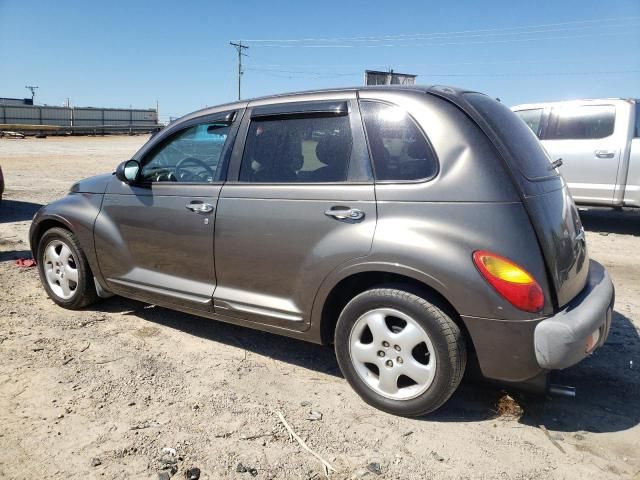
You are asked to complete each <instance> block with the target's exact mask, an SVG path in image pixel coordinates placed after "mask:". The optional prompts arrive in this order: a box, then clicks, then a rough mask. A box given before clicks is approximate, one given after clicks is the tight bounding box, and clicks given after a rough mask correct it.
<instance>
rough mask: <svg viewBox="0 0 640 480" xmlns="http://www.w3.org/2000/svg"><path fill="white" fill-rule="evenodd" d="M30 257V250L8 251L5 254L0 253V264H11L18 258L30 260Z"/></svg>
mask: <svg viewBox="0 0 640 480" xmlns="http://www.w3.org/2000/svg"><path fill="white" fill-rule="evenodd" d="M0 245H1V243H0ZM31 256H32V255H31V250H27V249H25V250H8V251H6V252H0V263H1V262H13V261H15V260H18V259H19V258H31Z"/></svg>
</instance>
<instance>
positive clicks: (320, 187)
mask: <svg viewBox="0 0 640 480" xmlns="http://www.w3.org/2000/svg"><path fill="white" fill-rule="evenodd" d="M238 138H243V139H245V142H244V144H243V145H240V144H239V143H238V144H237V145H236V147H235V148H234V152H233V156H232V162H231V168H230V172H229V180H228V182H227V183H226V184H225V185H224V186H223V188H222V191H221V193H220V198H219V200H218V211H217V215H216V229H215V239H216V240H215V242H216V250H215V256H216V276H217V279H218V285H217V288H216V291H215V299H214V308H215V312H216V314H218V315H223V316H228V317H234V318H240V319H243V320H248V321H252V322H257V323H262V324H271V325H276V326H280V327H282V328H287V329H292V330H300V331H302V330H305V329H306V328H308V326H309V318H310V314H311V308H312V305H313V300H314V297H315V295H316V292H317V291H318V288H319V286H320V284H321V282H322V280H323V279H325V278H326V277H327V275H329V273H330V272H332V271H333V270H335V269H336V268H339V266H340V265H342V264H344V263H346V262H349V261H350V260H353V259H354V258H358V257H364V256H366V255H367V254H368V253H369V251H370V249H371V243H372V240H373V233H374V229H375V225H376V203H375V196H374V185H373V180H372V174H371V169H370V165H369V158H368V153H367V148H366V143H365V140H364V131H363V126H362V122H361V120H360V117H359V111H358V106H357V103H356V102H355V94H353V93H345V94H342V95H341V96H340V97H337V98H331V99H325V100H322V101H317V100H310V101H308V102H292V103H280V104H260V103H256V104H253V105H250V109H249V110H247V113H246V115H245V119H244V121H243V124H242V126H241V128H240V133H239V135H238ZM232 179H233V181H232Z"/></svg>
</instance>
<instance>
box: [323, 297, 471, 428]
mask: <svg viewBox="0 0 640 480" xmlns="http://www.w3.org/2000/svg"><path fill="white" fill-rule="evenodd" d="M423 297H424V298H423ZM437 303H438V302H437V301H429V299H428V295H416V294H414V293H410V292H409V291H407V290H401V289H397V288H375V289H372V290H367V291H365V292H363V293H361V294H359V295H357V296H356V297H354V298H353V299H352V300H351V301H350V302H349V303H348V304H347V305H346V306H345V307H344V309H343V310H342V313H341V314H340V317H339V319H338V323H337V325H336V331H335V339H334V342H335V350H336V356H337V359H338V364H339V365H340V369H341V370H342V374H343V375H344V377H345V378H346V379H347V381H348V382H349V384H350V385H351V386H352V387H353V389H354V390H355V391H356V392H357V393H358V394H359V395H360V396H361V397H362V399H363V400H364V401H365V402H367V403H368V404H369V405H371V406H373V407H375V408H378V409H380V410H383V411H385V412H388V413H392V414H395V415H402V416H410V417H413V416H420V415H425V414H427V413H430V412H433V411H434V410H436V409H438V408H439V407H440V406H442V405H443V404H444V403H445V402H446V401H447V400H448V399H449V398H450V397H451V395H452V394H453V392H454V391H455V390H456V388H457V387H458V385H459V384H460V381H461V380H462V376H463V374H464V370H465V366H466V362H467V350H466V345H465V340H464V336H463V333H462V332H461V331H460V328H459V327H458V325H457V324H456V323H455V322H454V321H453V320H452V318H451V316H450V315H449V314H447V313H445V311H443V309H441V308H439V307H438V306H436V304H437ZM380 308H392V309H395V310H397V311H399V312H401V313H403V314H405V315H407V316H409V317H411V318H412V319H413V320H415V322H416V323H417V324H418V325H419V326H420V327H421V328H422V329H423V330H424V331H425V333H426V334H427V335H428V337H429V339H430V340H431V343H432V345H433V350H434V351H433V352H430V353H431V354H434V355H435V358H436V364H435V375H434V377H433V380H432V381H431V384H430V385H429V386H428V388H427V389H426V390H425V391H424V392H423V393H421V394H420V395H418V396H416V397H414V398H410V399H406V400H397V399H392V398H387V397H385V396H383V395H381V394H379V393H378V392H376V391H375V390H374V389H373V388H372V387H370V386H369V385H368V384H367V383H366V382H365V381H364V380H363V379H362V378H361V377H360V375H359V374H358V373H357V371H356V367H355V366H354V363H353V362H352V360H351V356H350V353H349V351H350V347H349V339H350V335H351V332H352V329H353V328H354V326H355V325H356V322H357V321H358V319H359V318H361V317H362V316H363V315H364V314H365V313H366V312H369V311H371V310H375V309H380ZM376 348H377V347H376ZM391 353H392V354H394V353H393V352H391ZM412 355H413V352H412ZM375 368H377V367H375ZM396 385H398V384H396ZM398 386H399V385H398Z"/></svg>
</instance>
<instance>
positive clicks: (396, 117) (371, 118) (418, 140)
mask: <svg viewBox="0 0 640 480" xmlns="http://www.w3.org/2000/svg"><path fill="white" fill-rule="evenodd" d="M360 107H361V110H362V118H363V119H364V124H365V128H366V131H367V140H368V142H369V148H370V150H371V156H372V158H373V166H374V171H375V178H376V180H377V181H412V180H413V181H415V180H424V179H428V178H431V177H433V176H434V175H435V174H436V173H437V171H438V162H437V159H436V156H435V153H434V151H433V149H432V148H431V145H429V142H428V141H427V139H426V138H425V136H424V134H423V133H422V131H421V130H420V129H419V128H418V126H417V125H416V123H415V122H414V121H413V119H412V118H411V117H410V116H409V114H408V113H407V112H406V111H405V110H404V109H402V108H400V107H397V106H393V105H388V104H385V103H380V102H369V101H363V102H361V104H360Z"/></svg>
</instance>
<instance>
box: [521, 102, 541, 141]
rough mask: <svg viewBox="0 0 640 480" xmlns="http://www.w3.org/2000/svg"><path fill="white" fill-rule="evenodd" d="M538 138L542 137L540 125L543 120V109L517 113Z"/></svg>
mask: <svg viewBox="0 0 640 480" xmlns="http://www.w3.org/2000/svg"><path fill="white" fill-rule="evenodd" d="M515 113H516V115H518V116H519V117H520V118H521V119H522V121H523V122H524V123H526V124H527V126H528V127H529V128H530V129H531V131H532V132H533V133H535V134H536V136H538V137H539V136H540V123H541V120H542V109H541V108H532V109H530V110H519V111H517V112H515Z"/></svg>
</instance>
